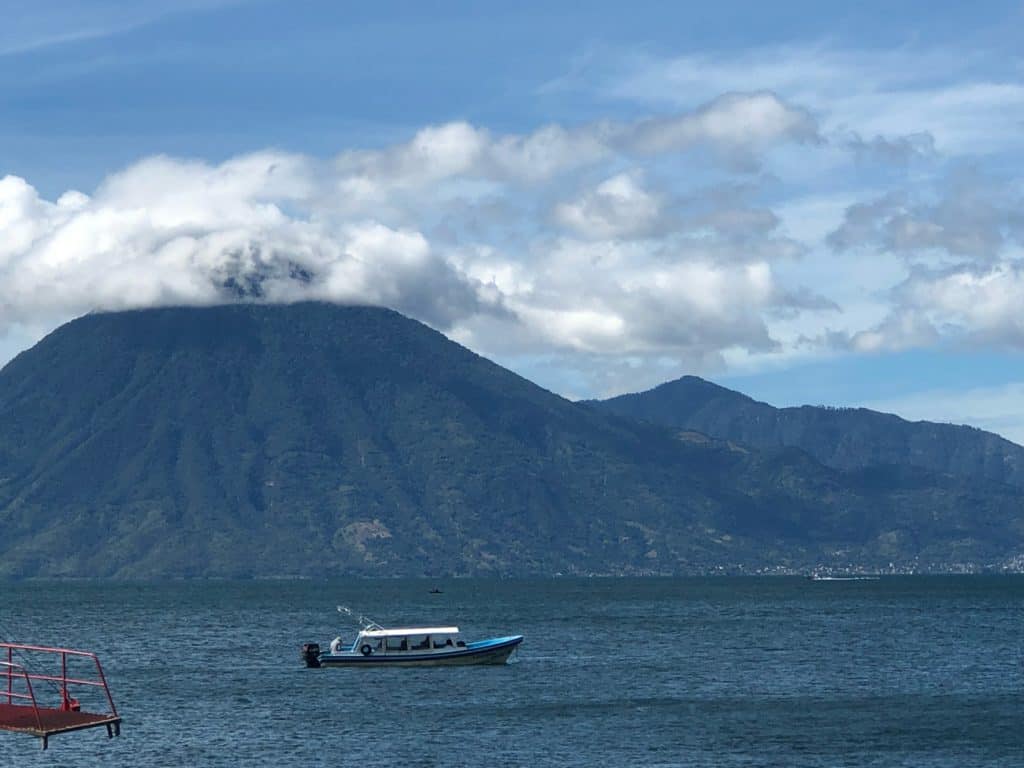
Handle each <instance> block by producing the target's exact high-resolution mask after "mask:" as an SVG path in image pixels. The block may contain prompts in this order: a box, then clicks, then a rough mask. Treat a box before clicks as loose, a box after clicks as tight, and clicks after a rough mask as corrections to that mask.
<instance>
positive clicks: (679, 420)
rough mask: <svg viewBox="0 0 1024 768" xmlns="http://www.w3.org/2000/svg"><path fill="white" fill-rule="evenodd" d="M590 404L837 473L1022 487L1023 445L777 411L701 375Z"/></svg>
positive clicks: (859, 417) (879, 418)
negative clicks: (788, 450) (808, 458)
mask: <svg viewBox="0 0 1024 768" xmlns="http://www.w3.org/2000/svg"><path fill="white" fill-rule="evenodd" d="M593 404H594V405H595V406H596V407H597V408H599V409H600V410H603V411H605V412H611V413H615V414H618V415H620V416H626V417H629V418H631V419H639V420H643V421H647V422H650V423H652V424H660V425H663V426H668V427H674V428H677V429H692V430H697V431H699V432H703V433H705V434H707V435H711V436H713V437H717V438H720V439H723V440H735V441H737V442H741V443H744V444H746V445H749V446H752V447H755V448H778V447H781V446H791V447H795V448H800V449H802V450H804V451H807V452H808V453H809V454H811V455H812V456H814V457H815V458H816V459H818V460H819V461H821V462H822V463H824V464H827V465H828V466H830V467H836V468H839V469H861V468H864V467H872V466H876V465H883V464H894V465H899V466H912V467H921V468H923V469H928V470H932V471H935V472H943V473H949V474H952V475H957V476H959V477H965V478H984V479H986V480H992V481H995V482H999V483H1008V484H1010V485H1014V486H1017V487H1018V488H1024V448H1022V447H1021V446H1019V445H1016V444H1015V443H1011V442H1010V441H1009V440H1006V439H1004V438H1002V437H1000V436H999V435H996V434H993V433H991V432H984V431H982V430H980V429H975V428H973V427H964V426H955V425H952V424H935V423H932V422H928V421H917V422H910V421H904V420H903V419H901V418H899V417H898V416H893V415H892V414H888V413H879V412H877V411H870V410H867V409H866V408H844V409H836V408H822V407H813V406H806V405H805V406H803V407H800V408H773V407H772V406H770V405H767V404H766V403H760V402H757V401H756V400H752V399H751V398H749V397H747V396H746V395H742V394H740V393H739V392H733V391H732V390H729V389H726V388H724V387H720V386H718V385H716V384H712V383H711V382H709V381H705V380H703V379H700V378H697V377H696V376H684V377H683V378H681V379H678V380H676V381H670V382H668V383H666V384H662V385H661V386H659V387H655V388H654V389H652V390H649V391H647V392H641V393H638V394H631V395H622V396H621V397H614V398H611V399H610V400H604V401H597V402H594V403H593Z"/></svg>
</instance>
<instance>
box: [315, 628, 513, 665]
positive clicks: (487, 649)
mask: <svg viewBox="0 0 1024 768" xmlns="http://www.w3.org/2000/svg"><path fill="white" fill-rule="evenodd" d="M521 642H523V638H522V636H521V635H517V636H515V637H502V638H497V639H495V640H481V641H479V642H475V643H469V644H468V645H467V646H466V647H465V648H456V649H454V650H452V651H441V652H438V651H434V652H428V653H422V654H417V653H414V652H409V651H404V652H391V653H371V654H369V655H367V656H364V655H362V654H360V653H354V652H352V651H346V652H344V653H321V654H320V657H319V661H320V666H321V667H463V666H472V665H481V664H504V663H505V662H507V661H508V659H509V656H511V655H512V654H513V653H514V652H515V650H516V648H518V647H519V644H520V643H521Z"/></svg>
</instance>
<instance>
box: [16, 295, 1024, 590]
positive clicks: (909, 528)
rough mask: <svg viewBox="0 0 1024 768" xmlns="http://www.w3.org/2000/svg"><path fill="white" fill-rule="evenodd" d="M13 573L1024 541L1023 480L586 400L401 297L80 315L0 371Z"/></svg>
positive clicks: (549, 565) (512, 561) (953, 553)
mask: <svg viewBox="0 0 1024 768" xmlns="http://www.w3.org/2000/svg"><path fill="white" fill-rule="evenodd" d="M0 424H2V425H3V427H2V428H0V530H2V531H3V536H2V537H0V575H7V576H31V575H64V576H95V575H100V576H110V575H113V576H143V577H149V576H177V575H184V576H243V575H252V576H281V575H295V574H305V575H312V576H322V575H330V574H368V575H377V576H386V575H392V574H393V575H399V574H401V575H416V574H441V573H454V574H459V573H477V574H479V573H498V574H516V573H554V572H559V571H561V572H601V573H638V572H663V573H672V572H696V571H709V570H713V569H714V568H716V567H719V566H725V567H733V566H736V565H737V564H741V565H744V566H747V567H756V566H762V565H774V564H790V565H793V566H795V567H802V566H805V565H808V564H813V563H815V562H819V561H822V560H823V559H834V560H841V561H844V562H845V561H848V560H857V561H858V562H865V563H888V562H889V561H897V562H913V560H914V558H922V560H925V561H928V562H952V561H959V560H972V561H979V562H989V561H993V560H997V559H999V558H1003V557H1007V556H1010V555H1013V554H1016V553H1018V552H1020V551H1024V547H1022V546H1021V543H1022V540H1024V535H1022V527H1021V522H1020V515H1019V511H1020V504H1019V495H1018V494H1017V492H1016V491H1014V490H1013V489H1010V488H1007V487H1005V486H1002V485H998V484H994V483H983V482H976V481H973V480H970V481H969V480H965V479H956V478H951V477H948V476H939V475H934V474H929V473H928V472H926V471H923V470H916V469H913V468H902V469H900V468H894V469H886V470H880V471H879V470H870V471H865V472H851V473H846V472H841V471H838V470H835V469H830V468H827V467H824V466H822V465H821V464H819V463H818V462H816V461H815V460H814V459H812V458H811V457H810V456H809V455H808V454H806V453H803V452H800V451H797V450H793V449H787V450H782V451H765V452H756V451H751V450H749V449H745V448H738V447H734V446H730V445H728V444H727V443H724V442H719V441H714V440H709V439H707V438H706V437H704V436H701V435H698V434H693V433H680V432H679V431H678V430H670V429H666V428H663V427H657V426H650V425H643V424H639V423H637V422H633V421H628V420H623V419H620V418H618V417H616V416H612V415H606V414H603V413H601V412H599V411H598V410H596V409H594V408H590V407H587V406H585V405H580V404H574V403H571V402H568V401H566V400H564V399H562V398H560V397H557V396H555V395H553V394H551V393H550V392H547V391H545V390H542V389H540V388H539V387H537V386H535V385H533V384H531V383H530V382H528V381H526V380H524V379H522V378H520V377H518V376H516V375H514V374H512V373H510V372H509V371H507V370H504V369H502V368H500V367H499V366H497V365H495V364H493V363H491V362H489V361H487V360H485V359H483V358H481V357H479V356H477V355H475V354H473V353H472V352H469V351H468V350H466V349H464V348H463V347H460V346H459V345H457V344H454V343H452V342H451V341H449V340H448V339H446V338H445V337H444V336H443V335H441V334H439V333H437V332H435V331H432V330H430V329H429V328H427V327H425V326H423V325H421V324H420V323H417V322H414V321H412V320H409V319H407V318H405V317H402V316H401V315H399V314H397V313H395V312H391V311H388V310H383V309H371V308H364V307H338V306H328V305H323V304H309V303H307V304H297V305H292V306H253V305H237V306H230V307H217V308H207V309H194V308H193V309H161V310H147V311H138V312H125V313H115V314H96V315H90V316H87V317H83V318H81V319H79V320H76V321H74V322H72V323H69V324H68V325H65V326H63V327H62V328H60V329H58V330H57V331H55V332H54V333H52V334H51V335H49V336H48V337H47V338H46V339H44V340H43V341H42V342H40V343H39V344H38V345H36V346H35V347H34V348H33V349H31V350H29V351H27V352H25V353H23V354H22V355H20V356H18V357H17V358H16V359H15V360H13V361H12V362H11V363H10V364H9V365H8V366H6V367H5V368H4V369H3V370H2V371H0Z"/></svg>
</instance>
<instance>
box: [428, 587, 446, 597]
mask: <svg viewBox="0 0 1024 768" xmlns="http://www.w3.org/2000/svg"><path fill="white" fill-rule="evenodd" d="M430 594H432V595H442V594H444V593H443V592H442V591H441V590H440V589H438V588H437V587H434V588H433V589H432V590H430Z"/></svg>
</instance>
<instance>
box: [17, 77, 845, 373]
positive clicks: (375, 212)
mask: <svg viewBox="0 0 1024 768" xmlns="http://www.w3.org/2000/svg"><path fill="white" fill-rule="evenodd" d="M815 137H816V127H815V125H814V121H813V120H812V119H811V118H810V117H809V115H808V114H807V113H806V112H805V111H804V110H801V109H799V108H796V107H793V106H791V105H788V104H786V103H785V102H783V101H782V100H780V99H778V98H777V97H775V96H774V95H772V94H770V93H754V94H728V95H726V96H723V97H721V98H719V99H715V100H712V101H711V102H709V103H708V104H706V105H704V106H703V107H699V108H697V109H695V110H692V111H689V112H683V113H679V114H676V115H670V116H659V117H657V118H644V119H639V120H636V121H633V122H618V123H612V122H600V123H591V124H585V125H581V126H573V127H564V126H546V127H543V128H540V129H538V130H536V131H534V132H532V133H527V134H512V135H494V134H492V133H491V132H489V131H488V130H486V129H483V128H480V127H476V126H473V125H470V124H468V123H464V122H454V123H448V124H443V125H438V126H430V127H427V128H423V129H422V130H420V131H418V132H417V133H416V134H415V135H414V136H413V137H412V138H411V139H410V140H409V141H406V142H402V143H399V144H395V145H392V146H387V147H383V148H378V149H374V150H350V151H345V152H342V153H340V154H339V155H337V156H336V157H334V158H331V159H330V160H326V161H323V160H318V159H315V158H310V157H306V156H303V155H297V154H293V153H287V152H280V151H272V150H268V151H263V152H257V153H253V154H248V155H243V156H239V157H235V158H231V159H229V160H227V161H225V162H223V163H220V164H211V163H206V162H201V161H195V160H183V159H176V158H171V157H163V156H157V157H150V158H147V159H144V160H142V161H140V162H137V163H135V164H133V165H131V166H129V167H127V168H125V169H123V170H121V171H119V172H117V173H114V174H112V175H110V176H109V177H108V178H107V179H105V180H104V181H103V182H102V183H101V184H100V185H99V186H98V188H97V189H95V190H94V191H92V192H91V193H90V194H85V193H83V192H79V191H69V192H66V193H65V194H63V195H61V196H59V197H58V198H57V199H56V200H55V201H51V200H47V199H45V198H44V197H42V196H41V195H40V194H39V192H38V191H37V190H36V189H35V188H34V187H33V186H32V185H31V184H30V183H29V182H28V181H26V180H24V179H21V178H17V177H14V176H7V177H5V178H3V179H2V180H0V326H2V328H3V329H7V328H12V327H15V326H29V325H32V324H39V323H45V322H47V321H49V322H53V323H56V322H58V321H60V320H65V319H68V318H70V317H72V316H74V315H78V314H82V313H84V312H87V311H91V310H119V309H128V308H137V307H148V306H159V305H205V304H215V303H224V302H233V301H249V302H291V301H297V300H301V299H321V300H328V301H334V302H342V303H353V304H355V303H359V304H375V305H385V306H389V307H393V308H395V309H398V310H399V311H401V312H404V313H406V314H408V315H411V316H413V317H416V318H418V319H421V320H423V321H425V322H427V323H430V324H431V325H434V326H435V327H437V328H440V329H442V330H446V331H448V332H449V333H451V334H452V335H453V336H455V337H456V338H461V339H464V340H470V339H471V340H472V341H473V344H474V347H475V348H477V349H478V350H480V351H482V352H485V353H491V354H494V353H499V352H501V351H502V350H505V351H508V352H510V353H512V354H532V355H537V354H558V355H564V356H573V355H576V356H579V359H584V358H585V359H590V360H592V359H596V358H597V357H602V356H604V357H607V358H610V357H611V356H615V355H629V356H633V357H634V359H636V360H641V361H644V363H643V364H644V365H652V366H653V365H663V364H664V361H665V360H666V359H668V360H675V361H676V364H677V366H679V367H680V368H683V367H686V366H688V364H689V362H690V361H693V360H707V359H713V358H715V357H716V356H719V355H720V354H721V353H722V351H723V350H725V349H729V348H737V349H744V350H747V351H748V352H751V353H753V352H758V351H762V352H770V351H772V350H774V349H776V348H777V347H778V342H777V341H776V340H775V339H774V338H773V337H772V334H771V332H770V330H769V325H768V321H767V319H766V318H768V317H770V316H772V315H773V313H775V314H778V313H783V314H784V313H800V312H804V311H812V312H813V311H819V310H821V309H827V308H829V306H828V302H827V301H825V300H819V299H818V298H812V299H809V298H808V296H809V294H807V293H806V292H801V291H799V290H796V291H794V290H791V289H788V288H786V287H783V286H780V285H779V284H778V281H777V279H776V277H775V274H774V271H773V267H772V262H773V261H774V260H776V259H778V258H789V257H794V256H798V255H799V252H800V249H801V247H802V246H801V245H800V244H799V243H797V242H796V241H793V240H791V239H789V238H786V237H784V236H782V235H781V234H779V233H778V232H777V227H778V223H779V221H778V218H777V217H776V216H775V215H774V213H773V212H772V211H771V210H770V209H769V208H766V207H763V206H757V205H751V204H748V201H746V200H741V199H740V198H739V197H737V196H735V195H733V196H728V199H726V198H725V197H723V196H722V195H721V194H720V193H715V192H713V191H712V192H710V193H709V194H708V195H703V194H702V193H701V192H700V191H699V188H693V187H692V186H691V187H689V188H688V191H687V192H686V193H684V192H683V191H682V190H681V189H680V188H679V185H678V184H677V185H675V186H673V185H671V184H667V185H666V184H652V183H648V177H649V175H650V174H652V173H656V171H657V169H656V166H657V164H658V162H660V161H662V160H664V159H666V158H667V157H668V156H670V155H674V154H677V153H680V152H685V151H686V150H689V149H690V148H692V147H695V146H698V145H705V146H707V147H713V148H716V151H721V152H722V153H725V154H729V153H743V154H746V155H750V156H756V155H757V154H758V153H762V152H766V151H768V150H769V149H770V148H771V147H772V146H773V145H776V144H778V143H780V142H804V141H810V140H814V139H815ZM723 172H724V173H727V174H730V173H734V172H735V171H734V170H730V168H729V167H725V168H724V171H723ZM684 186H685V185H684ZM697 200H700V203H699V204H698V203H696V202H695V201H697Z"/></svg>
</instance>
